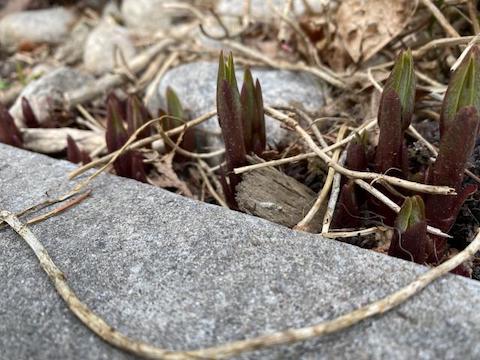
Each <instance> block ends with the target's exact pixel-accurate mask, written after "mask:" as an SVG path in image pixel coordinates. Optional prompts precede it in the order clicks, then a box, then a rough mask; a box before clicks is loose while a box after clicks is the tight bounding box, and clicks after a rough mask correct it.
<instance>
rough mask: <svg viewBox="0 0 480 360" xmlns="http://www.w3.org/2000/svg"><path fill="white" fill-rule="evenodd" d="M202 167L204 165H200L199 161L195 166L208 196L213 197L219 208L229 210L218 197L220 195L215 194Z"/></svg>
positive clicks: (224, 202) (215, 191)
mask: <svg viewBox="0 0 480 360" xmlns="http://www.w3.org/2000/svg"><path fill="white" fill-rule="evenodd" d="M204 166H206V164H205V163H201V162H200V161H199V162H198V164H197V169H198V172H199V173H200V176H201V177H202V180H203V182H204V184H205V186H206V187H207V189H208V191H209V192H210V194H211V195H212V196H213V198H214V199H215V200H216V201H217V202H218V204H219V205H220V206H223V207H224V208H227V209H229V208H230V207H229V206H228V204H227V203H226V201H225V200H224V199H223V198H222V197H221V196H220V194H219V193H218V192H217V190H215V188H214V187H213V185H212V183H211V182H210V179H209V178H208V175H207V173H206V172H205V170H203V167H204Z"/></svg>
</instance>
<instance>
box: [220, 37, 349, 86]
mask: <svg viewBox="0 0 480 360" xmlns="http://www.w3.org/2000/svg"><path fill="white" fill-rule="evenodd" d="M222 43H223V44H224V45H225V46H226V47H230V48H232V49H235V50H237V51H239V52H241V53H243V54H244V55H247V56H249V57H251V58H253V59H256V60H259V61H262V62H263V63H265V64H267V65H269V66H271V67H272V68H276V69H283V70H293V71H305V72H309V73H311V74H313V75H315V76H317V77H318V78H320V79H321V80H324V81H326V82H328V83H329V84H331V85H333V86H335V87H338V88H340V89H345V88H346V84H345V82H344V81H343V80H341V79H339V78H338V77H335V76H333V75H332V74H330V73H328V72H326V71H325V70H322V69H319V68H318V67H316V66H315V67H314V66H307V65H304V64H301V63H299V64H291V63H288V62H284V61H276V60H273V59H271V58H269V57H268V56H266V55H265V54H262V53H261V52H259V51H257V50H255V49H252V48H249V47H246V46H245V45H242V44H240V43H238V42H236V41H232V40H224V41H223V42H222Z"/></svg>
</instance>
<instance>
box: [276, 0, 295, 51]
mask: <svg viewBox="0 0 480 360" xmlns="http://www.w3.org/2000/svg"><path fill="white" fill-rule="evenodd" d="M292 4H293V0H285V4H284V5H283V13H282V15H283V18H288V14H290V12H291V11H292ZM287 27H288V23H287V22H286V21H282V22H281V24H280V30H279V31H278V36H277V40H278V42H279V43H283V42H285V41H287V40H288V37H287Z"/></svg>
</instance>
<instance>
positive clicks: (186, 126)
mask: <svg viewBox="0 0 480 360" xmlns="http://www.w3.org/2000/svg"><path fill="white" fill-rule="evenodd" d="M216 113H217V112H216V111H215V110H213V111H210V112H208V113H206V114H203V115H201V116H199V117H197V118H196V119H193V120H190V121H188V122H186V123H185V124H184V125H181V126H178V127H176V128H174V129H172V130H168V131H166V132H165V134H167V135H169V136H173V135H177V134H180V133H182V132H184V131H185V130H187V129H189V128H192V127H194V126H196V125H198V124H201V123H202V122H204V121H206V120H208V119H210V118H211V117H212V116H215V114H216ZM161 139H162V135H160V134H155V135H152V136H149V137H146V138H145V139H141V140H138V141H136V142H134V143H132V144H131V145H130V146H128V147H127V150H134V149H138V148H141V147H143V146H145V145H148V144H151V143H152V142H154V141H157V140H161ZM119 152H120V150H117V151H114V152H112V153H110V154H108V155H105V156H103V157H101V158H99V159H96V160H93V161H92V162H90V163H88V164H86V165H84V166H81V167H79V168H78V169H76V170H74V171H72V172H71V173H70V174H69V175H68V178H69V179H74V178H75V177H77V176H79V175H81V174H83V173H84V172H85V171H87V170H90V169H92V168H94V167H96V166H97V165H101V164H104V163H106V162H108V161H110V160H111V159H112V158H113V157H114V156H115V155H116V154H118V153H119Z"/></svg>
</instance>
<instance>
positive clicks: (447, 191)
mask: <svg viewBox="0 0 480 360" xmlns="http://www.w3.org/2000/svg"><path fill="white" fill-rule="evenodd" d="M265 111H266V112H267V113H268V114H269V115H270V116H272V117H273V118H275V119H277V120H280V121H282V122H283V123H285V124H286V125H288V126H290V127H291V128H293V129H294V130H295V131H297V132H298V133H299V134H300V135H301V136H302V137H303V138H304V140H305V141H306V143H307V144H308V146H310V148H311V149H312V150H313V151H314V152H315V153H316V154H317V155H318V157H319V158H320V159H322V160H323V161H324V162H325V163H326V164H327V165H328V166H330V167H333V168H334V169H335V170H336V171H338V172H339V173H341V174H342V175H345V176H347V177H349V178H354V179H363V180H376V181H378V180H383V181H385V182H387V183H390V184H391V185H395V186H399V187H402V188H404V189H408V190H413V191H418V192H423V193H429V194H443V195H454V194H455V189H452V188H450V187H447V186H433V185H425V184H420V183H416V182H413V181H407V180H403V179H399V178H397V177H394V176H389V175H384V174H377V173H372V172H363V171H354V170H349V169H346V168H344V167H343V166H341V165H339V164H338V163H337V162H334V161H333V160H332V158H331V157H329V156H328V155H327V154H326V153H325V151H323V150H321V149H320V148H319V147H318V146H317V144H315V142H314V141H313V139H312V137H311V136H310V135H309V134H308V133H307V132H306V131H305V130H304V129H302V127H301V126H300V125H299V124H298V123H297V122H296V121H295V120H294V119H292V118H291V117H289V116H287V115H285V114H283V113H281V112H280V111H278V110H275V109H273V108H271V107H269V106H266V107H265Z"/></svg>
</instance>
